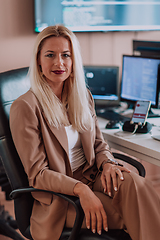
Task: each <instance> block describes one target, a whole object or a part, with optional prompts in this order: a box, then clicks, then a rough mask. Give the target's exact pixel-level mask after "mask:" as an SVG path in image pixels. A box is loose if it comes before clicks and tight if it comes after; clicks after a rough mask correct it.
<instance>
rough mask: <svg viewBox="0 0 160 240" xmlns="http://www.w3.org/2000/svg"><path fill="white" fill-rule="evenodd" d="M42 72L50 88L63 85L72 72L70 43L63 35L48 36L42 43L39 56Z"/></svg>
mask: <svg viewBox="0 0 160 240" xmlns="http://www.w3.org/2000/svg"><path fill="white" fill-rule="evenodd" d="M39 65H41V68H42V73H43V75H44V76H45V79H46V81H47V82H48V83H49V85H50V86H51V88H53V90H54V88H55V87H58V86H63V83H64V81H65V80H66V79H67V78H68V77H69V76H70V74H71V72H72V52H71V44H70V42H69V41H68V40H67V39H66V38H64V37H50V38H47V39H46V40H45V42H44V43H43V46H42V49H41V51H40V56H39Z"/></svg>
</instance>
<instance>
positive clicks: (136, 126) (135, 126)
mask: <svg viewBox="0 0 160 240" xmlns="http://www.w3.org/2000/svg"><path fill="white" fill-rule="evenodd" d="M139 125H140V124H139V123H137V124H135V125H134V131H133V132H132V133H131V134H132V135H133V134H135V132H136V131H137V129H138V126H139Z"/></svg>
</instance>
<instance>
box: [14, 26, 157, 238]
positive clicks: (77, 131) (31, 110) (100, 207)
mask: <svg viewBox="0 0 160 240" xmlns="http://www.w3.org/2000/svg"><path fill="white" fill-rule="evenodd" d="M30 80H31V89H30V90H29V91H28V92H27V93H25V94H24V95H22V96H21V97H19V98H18V99H17V100H16V101H15V102H14V103H13V104H12V107H11V112H10V126H11V132H12V136H13V140H14V143H15V146H16V148H17V151H18V153H19V156H20V158H21V161H22V163H23V165H24V168H25V171H26V173H27V175H28V179H29V184H30V186H33V187H35V188H39V189H46V190H50V191H55V192H60V193H64V194H69V195H76V196H78V197H79V198H80V202H81V205H82V208H83V210H84V213H85V220H84V222H83V227H84V228H86V227H87V228H90V229H91V230H92V232H93V233H95V232H98V233H99V234H101V231H102V228H103V229H104V230H106V231H108V228H124V229H127V231H128V232H129V234H130V236H131V238H132V239H133V240H144V239H145V240H147V239H148V240H151V239H154V240H158V239H159V235H160V230H159V223H160V213H159V209H160V201H159V199H158V197H157V195H156V193H155V192H154V191H153V189H152V186H151V185H150V183H149V182H148V181H147V180H145V179H143V178H141V177H139V176H138V175H137V174H135V173H132V172H130V171H129V170H128V169H127V168H125V167H123V166H119V165H117V163H116V162H114V160H112V159H113V156H112V153H111V152H110V150H109V147H108V145H107V143H106V142H105V141H104V139H103V136H102V134H101V132H100V129H99V127H98V122H97V118H96V114H95V111H94V103H93V99H92V96H91V93H90V92H89V91H88V90H87V88H86V85H85V79H84V73H83V65H82V60H81V55H80V50H79V45H78V42H77V39H76V37H75V35H74V34H73V33H72V32H71V31H69V30H68V29H67V28H65V27H64V26H60V25H57V26H53V27H48V28H46V29H44V30H43V31H42V32H41V33H39V35H38V36H37V40H36V43H35V48H34V52H33V58H32V61H31V65H30ZM17 129H18V132H17ZM33 197H34V199H35V201H34V205H33V211H32V216H31V234H32V236H33V238H34V239H35V240H41V239H43V240H44V239H45V240H50V239H53V236H54V239H59V237H60V235H61V232H62V230H63V227H64V225H66V226H67V227H72V226H73V222H74V217H75V212H74V210H73V209H72V206H71V205H70V204H68V203H67V202H66V201H64V200H62V199H60V198H59V197H57V196H53V195H52V194H50V193H34V194H33ZM144 203H145V204H146V205H145V206H144ZM146 209H147V211H146ZM147 217H148V218H147Z"/></svg>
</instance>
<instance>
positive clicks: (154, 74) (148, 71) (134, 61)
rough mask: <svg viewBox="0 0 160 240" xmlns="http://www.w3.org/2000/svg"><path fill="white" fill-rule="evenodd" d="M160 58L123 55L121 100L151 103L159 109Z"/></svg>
mask: <svg viewBox="0 0 160 240" xmlns="http://www.w3.org/2000/svg"><path fill="white" fill-rule="evenodd" d="M159 68H160V58H155V57H147V56H143V57H142V56H128V55H123V64H122V80H121V92H120V99H121V100H124V101H127V102H128V103H133V104H134V103H135V101H137V100H147V101H151V105H152V107H156V108H158V102H159V74H158V72H159Z"/></svg>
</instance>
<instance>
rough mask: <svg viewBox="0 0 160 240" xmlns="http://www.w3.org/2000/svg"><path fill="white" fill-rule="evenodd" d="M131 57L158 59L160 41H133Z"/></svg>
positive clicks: (159, 56)
mask: <svg viewBox="0 0 160 240" xmlns="http://www.w3.org/2000/svg"><path fill="white" fill-rule="evenodd" d="M133 55H139V56H152V57H156V58H160V41H158V42H157V41H140V40H133Z"/></svg>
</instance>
